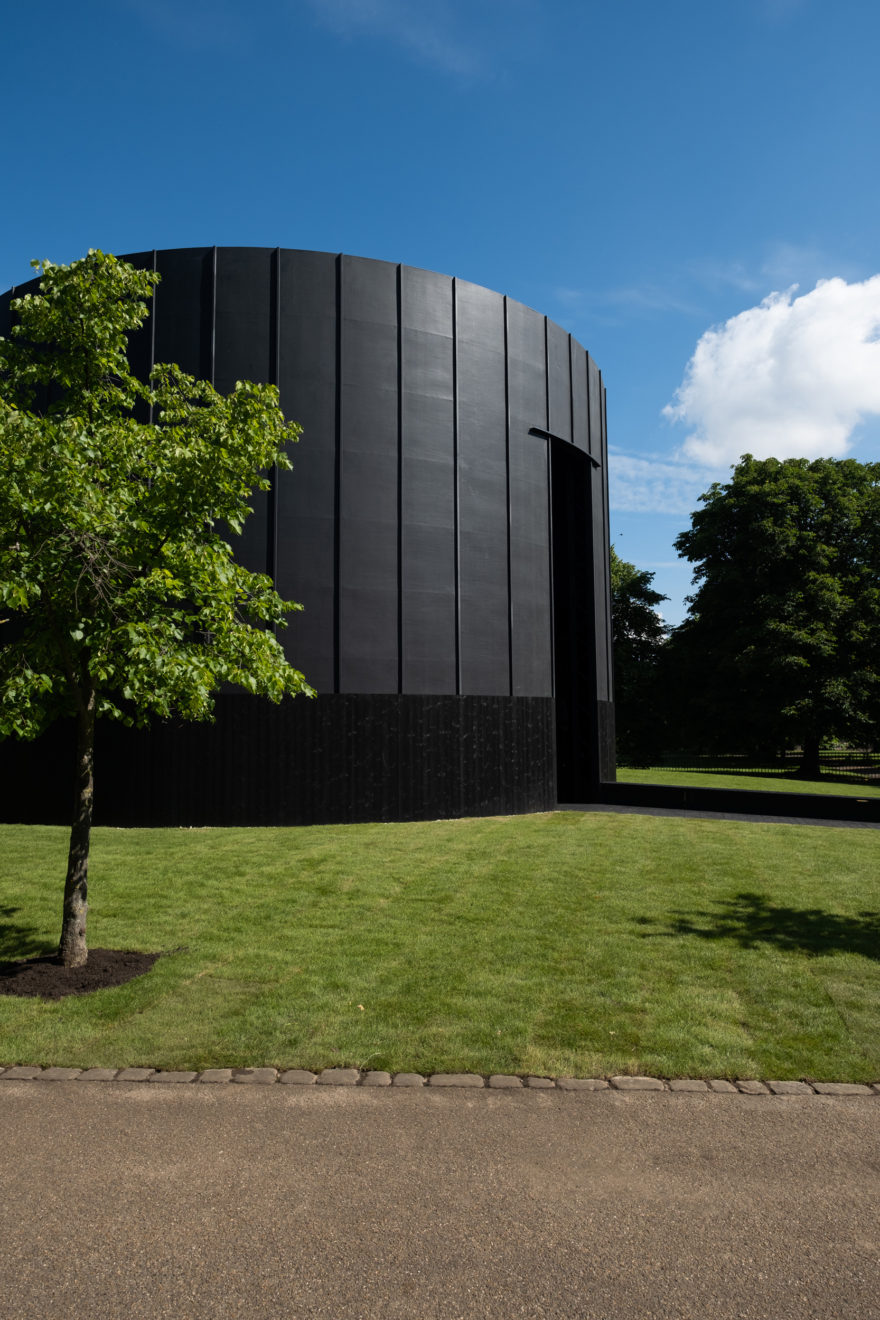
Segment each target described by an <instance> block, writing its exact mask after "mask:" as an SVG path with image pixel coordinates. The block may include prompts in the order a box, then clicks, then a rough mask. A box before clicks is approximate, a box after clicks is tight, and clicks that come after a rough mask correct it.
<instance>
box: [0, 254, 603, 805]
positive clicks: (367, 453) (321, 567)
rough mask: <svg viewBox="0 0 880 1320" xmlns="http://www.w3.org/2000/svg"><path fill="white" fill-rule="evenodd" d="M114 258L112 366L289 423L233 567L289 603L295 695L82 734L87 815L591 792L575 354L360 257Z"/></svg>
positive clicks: (592, 667)
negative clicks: (277, 397)
mask: <svg viewBox="0 0 880 1320" xmlns="http://www.w3.org/2000/svg"><path fill="white" fill-rule="evenodd" d="M135 260H136V263H137V264H138V265H140V266H144V267H148V268H155V269H156V270H158V271H159V273H160V275H161V283H160V284H159V287H158V289H157V291H156V295H155V303H154V309H153V315H152V316H151V318H150V319H149V320H148V322H147V324H146V326H145V327H144V329H143V331H141V332H139V334H138V335H136V336H135V337H134V338H133V341H132V361H133V362H134V363H136V364H137V367H138V370H142V371H144V372H146V371H147V370H148V369H149V367H150V365H151V364H153V363H156V362H161V361H176V362H177V363H178V364H179V365H180V366H181V367H182V368H183V369H184V370H185V371H188V372H190V373H192V374H194V375H199V376H203V377H206V378H208V379H210V380H212V381H213V382H214V383H215V385H216V387H217V388H218V389H220V390H222V391H227V390H230V389H232V388H233V386H234V384H235V381H236V380H239V379H254V380H261V381H270V382H273V383H276V384H277V385H278V387H279V389H280V392H281V400H282V406H283V408H284V411H285V413H286V415H287V416H288V417H292V418H295V419H296V420H297V421H298V422H300V424H301V425H302V427H303V437H302V440H301V441H300V443H299V445H298V446H296V448H295V449H294V450H293V452H292V454H291V457H292V460H293V464H294V467H293V471H292V472H284V471H282V472H276V473H272V474H270V476H271V489H270V490H269V491H267V492H258V493H257V494H256V495H255V496H254V501H253V507H254V514H253V516H252V517H251V518H250V519H249V520H248V522H247V524H246V527H245V531H244V534H243V535H242V537H240V538H239V539H238V541H237V542H236V553H237V554H238V556H239V558H240V559H241V560H242V561H243V562H244V563H245V564H246V565H247V566H248V567H249V568H252V569H256V570H259V571H261V572H266V571H268V572H270V573H271V574H272V575H273V576H274V578H275V581H276V585H277V587H278V589H279V591H280V592H281V594H282V595H283V596H285V597H287V598H292V599H295V600H299V601H301V602H302V604H303V605H304V607H305V608H304V611H303V612H302V613H298V614H296V615H293V616H291V622H290V626H289V628H288V629H287V630H286V632H285V633H283V634H282V641H283V644H284V647H285V651H286V653H287V654H288V656H289V657H290V659H291V661H292V662H293V663H294V664H296V665H297V667H298V668H300V669H302V670H303V672H304V673H305V674H306V676H307V678H308V679H309V680H310V681H311V682H312V684H313V685H314V686H315V687H316V688H317V690H318V693H319V696H318V699H317V701H316V702H308V701H306V700H305V699H302V700H299V701H297V702H296V703H293V704H292V706H291V705H290V703H288V704H286V705H285V706H284V707H283V708H282V709H281V711H278V712H274V713H273V709H272V708H265V707H264V706H263V705H262V703H257V702H254V701H252V700H251V704H250V705H248V700H249V699H247V698H238V697H229V696H224V697H222V698H220V699H219V700H218V722H217V724H216V725H215V726H214V727H213V731H212V732H206V731H205V730H186V729H175V730H173V731H169V729H167V728H165V727H164V726H163V728H162V729H160V730H157V731H156V732H155V733H154V734H153V735H137V736H135V735H128V734H125V733H124V731H108V732H106V733H105V734H104V735H102V738H103V747H104V751H103V752H102V755H103V756H104V758H105V761H109V762H110V763H111V764H112V765H114V766H116V770H114V771H113V773H112V775H110V774H108V770H107V767H106V765H105V767H104V770H103V773H102V772H101V771H100V770H99V774H101V778H102V779H103V781H104V783H105V787H104V788H103V789H102V792H103V793H104V794H105V797H104V807H103V810H104V811H105V812H108V811H110V808H109V807H108V805H107V803H108V795H109V794H110V793H111V790H110V789H109V788H108V787H106V784H107V779H108V778H112V779H113V782H114V784H115V786H116V787H115V788H114V789H113V790H112V791H113V792H114V793H116V794H117V796H116V797H115V798H113V799H111V800H113V801H116V803H117V806H116V807H114V808H113V810H112V811H110V815H109V816H108V815H105V816H104V819H105V820H107V819H110V817H111V816H114V818H115V817H118V818H119V819H120V820H121V819H122V818H123V817H125V819H126V820H129V819H131V820H133V819H134V818H135V817H137V818H138V819H139V820H143V821H146V820H147V819H149V820H151V821H153V822H154V823H160V822H161V823H196V822H197V821H203V822H205V823H207V822H208V821H209V820H210V821H211V822H212V823H219V822H221V821H223V820H228V821H229V823H231V822H232V820H233V819H234V820H236V821H243V820H245V819H250V818H253V819H254V821H255V822H256V821H257V819H259V821H260V822H263V821H266V822H269V821H278V822H281V821H290V822H293V821H294V820H295V821H299V822H304V821H307V820H316V821H317V820H355V819H369V818H376V819H396V818H400V819H404V818H420V817H422V816H441V815H457V814H461V813H462V812H470V811H477V810H498V811H511V810H528V809H537V807H538V806H540V807H546V806H548V805H551V804H552V802H553V801H554V800H555V794H556V789H557V771H558V774H559V776H560V779H559V787H560V790H561V791H564V793H565V795H567V796H570V795H571V792H572V791H574V790H575V789H576V793H577V796H578V797H585V796H589V793H590V788H591V785H595V784H596V783H597V782H598V780H599V779H601V778H605V779H608V778H613V773H614V770H613V705H612V701H613V693H612V677H611V668H610V588H609V582H608V569H609V564H608V496H607V470H606V464H607V443H606V436H605V402H604V389H603V386H602V380H601V376H600V374H599V371H598V369H597V367H596V365H595V364H594V363H593V362H592V361H591V359H590V358H589V356H588V354H587V353H586V352H585V351H584V349H583V348H582V347H581V346H580V345H579V344H578V343H577V342H576V341H575V340H573V339H572V338H571V336H570V335H569V334H567V333H566V332H565V331H564V330H563V329H562V328H561V327H559V326H557V325H555V324H554V323H553V322H551V321H549V320H548V319H547V318H546V317H544V316H542V315H540V314H539V313H538V312H536V311H533V310H532V309H530V308H527V307H524V306H523V305H522V304H520V303H517V302H514V301H512V300H509V299H507V298H505V297H503V296H502V295H500V294H497V293H493V292H492V291H490V290H488V289H484V288H482V287H480V286H477V285H473V284H470V283H467V282H465V281H460V280H456V279H452V278H450V277H447V276H444V275H439V274H435V273H433V272H429V271H423V270H416V269H413V268H411V267H406V266H398V265H394V264H392V263H388V262H379V261H371V260H366V259H362V258H356V257H349V256H339V255H334V254H330V253H319V252H305V251H296V250H286V249H268V248H267V249H262V248H190V249H180V250H173V251H156V252H146V253H139V254H137V256H136V258H135ZM7 304H8V296H7V298H6V299H5V300H3V303H2V305H0V318H2V316H3V314H4V308H5V306H6V305H7ZM0 324H2V320H0ZM242 703H244V704H242ZM248 710H251V711H252V712H253V714H252V717H251V719H250V723H249V717H248V716H247V711H248ZM548 712H549V714H548ZM548 720H549V721H550V724H549V725H548ZM554 721H555V722H554ZM550 725H552V726H553V727H552V729H551V731H550V733H548V729H549V728H550ZM248 729H250V734H248V732H247V731H248ZM609 731H610V732H609ZM126 739H128V740H129V741H126ZM169 739H171V742H169ZM172 744H173V747H174V748H175V751H174V755H173V756H171V761H173V762H174V769H173V772H170V771H168V765H169V756H170V753H169V747H171V746H172ZM557 747H558V763H557ZM10 751H11V749H10V748H7V749H5V750H4V751H3V753H2V755H0V761H2V763H3V764H4V765H5V764H6V762H7V760H8V756H9V754H10ZM206 757H210V758H211V760H212V765H214V766H222V767H224V769H223V771H222V773H220V772H218V774H219V778H218V774H215V773H214V772H213V771H212V773H211V774H206V773H205V769H204V767H205V758H206ZM193 758H195V760H193ZM123 763H124V764H123ZM160 767H162V769H161V770H160ZM227 780H228V784H227ZM126 784H127V785H128V787H127V788H123V787H122V786H123V785H126ZM200 784H201V787H200ZM565 786H567V787H565ZM119 794H121V795H122V796H119ZM126 794H134V795H135V796H136V797H138V799H139V802H140V805H137V804H135V803H133V802H132V803H130V804H129V805H125V802H124V799H125V801H127V799H126ZM200 795H201V797H200ZM99 798H100V794H99ZM261 803H263V804H264V805H260V804H261ZM145 804H148V805H145ZM181 812H182V813H183V815H180V813H181ZM178 817H179V821H178ZM184 818H186V819H184Z"/></svg>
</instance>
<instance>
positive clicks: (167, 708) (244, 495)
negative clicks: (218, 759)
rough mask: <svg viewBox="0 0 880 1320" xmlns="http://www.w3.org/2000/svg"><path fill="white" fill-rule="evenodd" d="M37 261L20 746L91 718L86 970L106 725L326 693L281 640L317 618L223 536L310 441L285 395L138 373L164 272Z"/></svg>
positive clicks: (13, 654) (17, 536) (77, 819)
mask: <svg viewBox="0 0 880 1320" xmlns="http://www.w3.org/2000/svg"><path fill="white" fill-rule="evenodd" d="M33 264H34V266H35V267H36V268H37V269H38V270H39V271H40V273H41V279H40V284H39V292H38V293H35V294H27V295H26V296H24V297H23V298H19V299H16V300H14V301H13V304H12V308H13V312H14V314H15V318H16V324H15V326H14V328H13V330H12V333H11V335H10V337H9V338H8V339H5V340H0V603H2V605H3V607H4V613H5V615H6V617H5V618H4V620H3V626H2V628H0V735H2V736H10V735H12V736H16V737H19V738H34V737H36V736H37V735H39V734H40V733H41V732H42V731H43V730H44V729H45V728H46V726H47V725H48V724H50V723H51V722H52V721H53V720H55V719H56V718H58V717H59V716H73V717H75V721H76V731H77V770H76V776H77V779H76V806H75V812H74V819H73V824H72V828H71V835H70V851H69V857H68V866H67V876H66V881H65V887H64V904H63V919H62V929H61V939H60V943H59V956H60V958H61V959H62V961H63V962H64V963H65V965H67V966H80V965H81V964H83V963H84V962H85V961H86V959H87V957H88V950H87V945H86V911H87V876H88V861H89V838H90V830H91V821H92V801H93V762H94V742H95V721H96V718H98V717H101V718H104V719H115V720H122V721H124V722H125V723H130V724H131V723H134V724H142V723H145V722H147V721H148V720H149V718H150V717H151V716H158V717H167V716H169V715H171V714H172V713H176V714H178V715H181V716H183V717H184V718H187V719H195V720H200V719H206V718H209V717H210V716H211V713H212V706H213V698H212V693H213V692H214V691H215V690H216V689H217V687H218V686H219V685H220V684H221V683H231V684H235V685H238V686H240V687H243V688H245V689H246V690H247V691H249V692H252V693H256V694H260V695H263V696H267V697H269V698H271V699H272V700H274V701H278V700H280V699H281V698H282V697H283V696H284V695H285V694H291V695H292V694H296V693H298V692H306V693H310V692H311V689H310V688H309V687H308V685H307V684H306V682H305V679H304V678H303V676H302V674H300V673H299V672H298V671H297V670H295V669H293V668H292V667H291V666H290V665H289V664H288V663H287V661H286V659H285V657H284V653H283V651H282V649H281V647H280V645H279V643H278V641H277V638H276V636H275V631H274V630H275V628H277V627H278V626H281V625H283V623H284V616H285V614H286V613H287V612H288V611H289V610H291V609H298V608H299V606H296V605H294V604H293V603H292V602H287V601H283V600H281V599H280V597H279V596H278V595H277V594H276V593H275V591H274V589H273V585H272V581H271V579H270V578H268V577H265V576H262V575H260V574H255V573H249V572H247V571H246V570H245V569H244V568H242V567H241V566H240V565H238V564H236V563H235V561H234V559H233V555H232V550H231V548H230V546H229V544H228V543H227V541H226V540H225V539H224V535H223V531H224V529H232V531H233V532H238V531H240V530H241V526H242V522H243V520H244V518H245V517H246V515H247V513H248V512H249V506H248V497H249V495H250V493H251V491H252V490H253V489H254V488H259V489H265V488H266V486H267V485H268V482H267V479H266V477H265V471H266V469H268V468H270V467H271V466H272V464H278V465H279V466H280V467H289V466H290V463H289V461H288V459H287V457H286V455H285V453H284V449H285V446H286V445H287V444H288V443H289V442H291V441H294V440H296V439H297V437H298V435H299V430H300V428H299V427H298V426H297V425H296V424H295V423H290V422H286V421H285V420H284V417H283V416H282V414H281V411H280V407H279V402H278V393H277V390H276V389H275V388H274V387H273V386H270V385H255V384H250V383H247V382H244V383H242V382H239V383H238V384H237V385H236V387H235V390H234V391H233V392H232V393H231V394H229V395H228V396H226V397H223V396H221V395H220V394H218V393H217V392H216V391H215V390H214V389H213V387H212V386H211V385H210V384H208V383H207V382H205V381H199V380H195V379H193V378H192V377H189V376H186V375H184V373H183V372H181V371H180V370H179V369H178V368H177V367H176V366H157V367H156V368H155V370H154V371H153V372H152V374H151V376H150V379H149V381H148V382H142V381H139V380H137V379H136V378H135V376H134V375H133V374H132V371H131V369H130V366H129V362H128V335H129V333H130V332H131V331H133V330H135V329H137V328H138V327H139V326H140V325H141V324H142V323H143V321H144V320H145V318H146V316H147V315H148V300H149V299H150V297H151V296H152V291H153V286H154V284H155V283H156V281H157V279H158V276H156V275H155V274H153V273H152V272H149V271H138V270H135V269H134V268H133V267H132V266H130V265H128V264H127V263H125V262H122V261H119V260H117V259H116V258H115V257H113V256H110V255H105V254H104V253H101V252H95V251H92V252H89V254H88V256H87V257H85V258H83V259H82V260H81V261H77V262H74V263H73V264H72V265H70V266H57V265H53V264H52V263H50V262H42V263H40V262H34V263H33ZM138 417H142V418H148V419H149V420H137V418H138Z"/></svg>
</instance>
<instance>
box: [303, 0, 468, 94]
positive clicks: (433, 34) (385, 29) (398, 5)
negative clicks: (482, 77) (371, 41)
mask: <svg viewBox="0 0 880 1320" xmlns="http://www.w3.org/2000/svg"><path fill="white" fill-rule="evenodd" d="M308 3H309V5H310V6H311V8H312V9H313V10H314V11H315V13H316V15H317V16H318V18H319V19H321V21H322V22H323V23H325V24H326V25H327V26H328V27H330V28H332V30H333V31H334V32H337V33H339V34H340V35H342V36H348V37H351V36H363V35H373V36H378V37H383V38H390V39H391V40H392V41H394V42H395V43H396V44H397V45H399V46H403V47H404V49H405V50H407V51H409V52H410V54H412V55H415V56H416V57H417V58H419V59H420V60H422V61H424V62H425V63H428V64H433V65H435V66H437V67H439V68H441V69H443V70H444V71H445V72H447V73H454V74H458V75H461V76H465V77H469V76H473V75H474V74H476V73H479V72H480V69H481V64H482V61H481V59H480V57H479V55H478V53H477V51H476V50H474V49H473V48H472V46H471V45H470V44H469V43H468V42H466V41H464V40H462V39H461V38H460V37H458V36H457V34H456V32H455V27H456V24H455V23H454V21H453V20H454V16H453V15H452V14H451V12H450V10H449V8H448V6H447V5H444V4H443V2H442V0H438V3H436V4H432V5H431V6H420V5H419V4H414V3H412V0H308Z"/></svg>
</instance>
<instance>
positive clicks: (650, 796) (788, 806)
mask: <svg viewBox="0 0 880 1320" xmlns="http://www.w3.org/2000/svg"><path fill="white" fill-rule="evenodd" d="M591 801H593V802H602V803H607V804H608V805H609V806H628V807H660V808H666V809H668V810H675V811H720V812H724V813H732V814H741V815H745V816H787V817H790V818H791V817H798V816H800V817H803V818H804V819H805V820H846V821H864V822H865V823H874V822H880V798H859V796H858V794H857V793H856V792H854V793H853V796H852V797H844V796H843V795H840V794H837V793H827V794H826V793H774V792H764V791H761V792H757V791H755V790H752V789H745V788H685V787H683V786H681V785H678V784H627V783H625V782H622V781H618V782H617V783H614V784H601V785H600V786H599V789H598V791H597V793H596V794H595V795H594V796H593V797H592V799H591Z"/></svg>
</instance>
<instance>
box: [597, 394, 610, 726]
mask: <svg viewBox="0 0 880 1320" xmlns="http://www.w3.org/2000/svg"><path fill="white" fill-rule="evenodd" d="M599 379H600V382H601V379H602V378H601V375H600V377H599ZM601 389H602V395H601V401H602V421H601V426H602V436H601V446H602V448H601V450H600V453H601V456H602V557H603V563H604V570H605V571H604V577H603V585H602V592H603V601H602V620H603V623H602V630H603V632H604V634H605V657H606V660H605V700H606V701H613V700H614V646H613V643H612V640H611V597H610V594H609V592H610V585H609V584H610V580H611V544H610V529H611V509H610V499H609V492H608V405H607V395H606V392H605V386H604V384H602V386H601ZM605 528H608V531H609V535H608V536H606V535H605ZM593 626H594V628H597V627H598V626H599V625H598V620H595V621H594V624H593Z"/></svg>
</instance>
